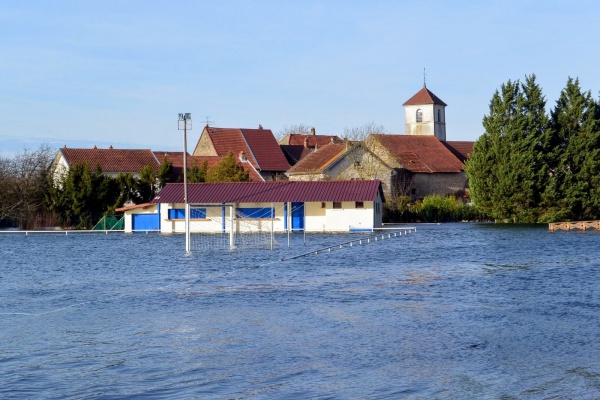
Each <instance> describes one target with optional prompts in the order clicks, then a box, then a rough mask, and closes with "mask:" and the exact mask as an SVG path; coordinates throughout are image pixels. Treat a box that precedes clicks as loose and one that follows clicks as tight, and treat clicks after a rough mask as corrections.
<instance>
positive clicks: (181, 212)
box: [169, 208, 206, 219]
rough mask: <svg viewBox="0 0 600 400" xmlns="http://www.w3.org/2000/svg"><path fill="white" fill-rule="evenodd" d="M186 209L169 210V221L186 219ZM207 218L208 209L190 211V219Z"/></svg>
mask: <svg viewBox="0 0 600 400" xmlns="http://www.w3.org/2000/svg"><path fill="white" fill-rule="evenodd" d="M184 218H185V208H171V209H170V210H169V219H184ZM204 218H206V208H192V209H190V219H204Z"/></svg>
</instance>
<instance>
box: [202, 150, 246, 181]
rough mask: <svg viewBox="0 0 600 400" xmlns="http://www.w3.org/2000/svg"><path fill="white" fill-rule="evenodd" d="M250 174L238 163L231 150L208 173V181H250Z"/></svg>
mask: <svg viewBox="0 0 600 400" xmlns="http://www.w3.org/2000/svg"><path fill="white" fill-rule="evenodd" d="M249 181H250V174H249V173H248V171H246V170H245V169H244V168H242V166H240V165H238V164H237V162H236V161H235V158H234V157H233V153H231V152H229V153H227V155H226V156H225V157H223V159H222V160H221V161H220V162H219V163H218V164H216V165H214V166H213V167H212V168H210V169H209V170H208V172H207V174H206V182H249Z"/></svg>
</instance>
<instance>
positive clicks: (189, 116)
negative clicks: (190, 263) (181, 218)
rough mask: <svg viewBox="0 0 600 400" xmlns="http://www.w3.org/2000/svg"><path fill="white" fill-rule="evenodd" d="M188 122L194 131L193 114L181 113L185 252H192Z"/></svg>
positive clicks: (179, 124) (179, 123)
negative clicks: (188, 175) (188, 177)
mask: <svg viewBox="0 0 600 400" xmlns="http://www.w3.org/2000/svg"><path fill="white" fill-rule="evenodd" d="M188 121H189V125H190V129H192V114H190V113H179V122H178V128H179V130H181V129H182V125H183V203H184V204H185V252H186V253H189V252H190V204H189V203H188V188H187V129H188Z"/></svg>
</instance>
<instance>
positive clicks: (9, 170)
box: [0, 144, 54, 228]
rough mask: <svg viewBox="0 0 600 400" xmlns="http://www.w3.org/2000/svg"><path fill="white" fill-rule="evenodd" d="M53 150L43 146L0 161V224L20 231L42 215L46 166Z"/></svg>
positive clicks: (46, 173) (46, 181) (46, 180)
mask: <svg viewBox="0 0 600 400" xmlns="http://www.w3.org/2000/svg"><path fill="white" fill-rule="evenodd" d="M53 153H54V151H53V150H52V149H51V148H50V147H49V146H48V145H45V144H42V145H41V146H40V147H39V148H38V149H37V150H35V151H29V150H27V149H26V150H24V151H23V153H20V154H17V155H16V156H14V157H13V158H12V159H11V158H5V159H2V160H0V221H4V222H5V223H6V222H7V221H10V222H12V223H15V222H16V223H17V224H18V225H19V227H21V228H27V227H29V226H30V225H32V224H35V222H34V218H37V217H39V216H40V215H41V214H43V205H44V196H45V193H46V187H47V186H46V185H48V179H47V177H48V166H49V165H50V162H51V160H52V157H53Z"/></svg>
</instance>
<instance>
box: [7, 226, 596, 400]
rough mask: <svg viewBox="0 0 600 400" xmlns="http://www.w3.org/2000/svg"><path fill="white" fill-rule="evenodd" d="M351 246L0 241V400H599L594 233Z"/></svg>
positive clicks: (458, 230) (299, 238)
mask: <svg viewBox="0 0 600 400" xmlns="http://www.w3.org/2000/svg"><path fill="white" fill-rule="evenodd" d="M359 235H361V234H353V235H307V236H306V243H304V237H303V235H300V234H296V235H293V236H292V237H291V238H290V247H288V244H287V240H288V239H287V237H286V236H277V238H276V239H277V242H278V244H279V246H277V247H276V248H275V249H274V250H270V249H264V248H262V249H258V250H256V249H255V250H241V249H238V250H233V251H229V250H225V251H222V250H204V251H201V250H194V251H193V252H192V253H191V254H189V255H186V254H185V251H184V247H185V245H184V237H183V236H182V235H173V236H160V235H156V234H149V235H145V234H133V235H125V234H117V233H114V234H108V235H105V234H69V235H56V234H33V235H28V236H25V235H24V234H14V233H12V234H7V233H4V234H0V259H1V261H0V398H3V399H13V398H36V399H42V398H43V399H88V398H103V399H120V398H149V399H163V398H164V399H274V398H277V399H473V398H477V399H568V398H573V399H596V398H600V261H599V260H598V248H599V244H600V233H593V232H568V233H567V232H548V230H547V227H546V226H542V227H535V226H514V225H511V226H502V225H493V224H442V225H417V232H416V233H412V234H409V235H403V236H400V237H396V238H390V239H387V238H386V239H385V240H378V241H371V242H370V243H368V244H366V243H364V244H363V245H355V246H353V247H348V246H347V247H344V248H341V249H340V248H339V247H336V248H335V249H333V251H325V252H322V253H319V254H312V255H308V256H306V257H300V258H296V259H289V258H290V257H292V256H294V255H297V254H302V253H305V252H307V251H308V250H312V249H314V248H320V247H323V246H324V245H327V244H336V243H342V242H345V241H348V240H350V239H355V238H359V237H360V236H359ZM362 235H364V234H362ZM364 237H366V236H364ZM198 240H200V239H197V238H193V241H194V243H195V244H196V242H195V241H198ZM282 259H283V260H282Z"/></svg>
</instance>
